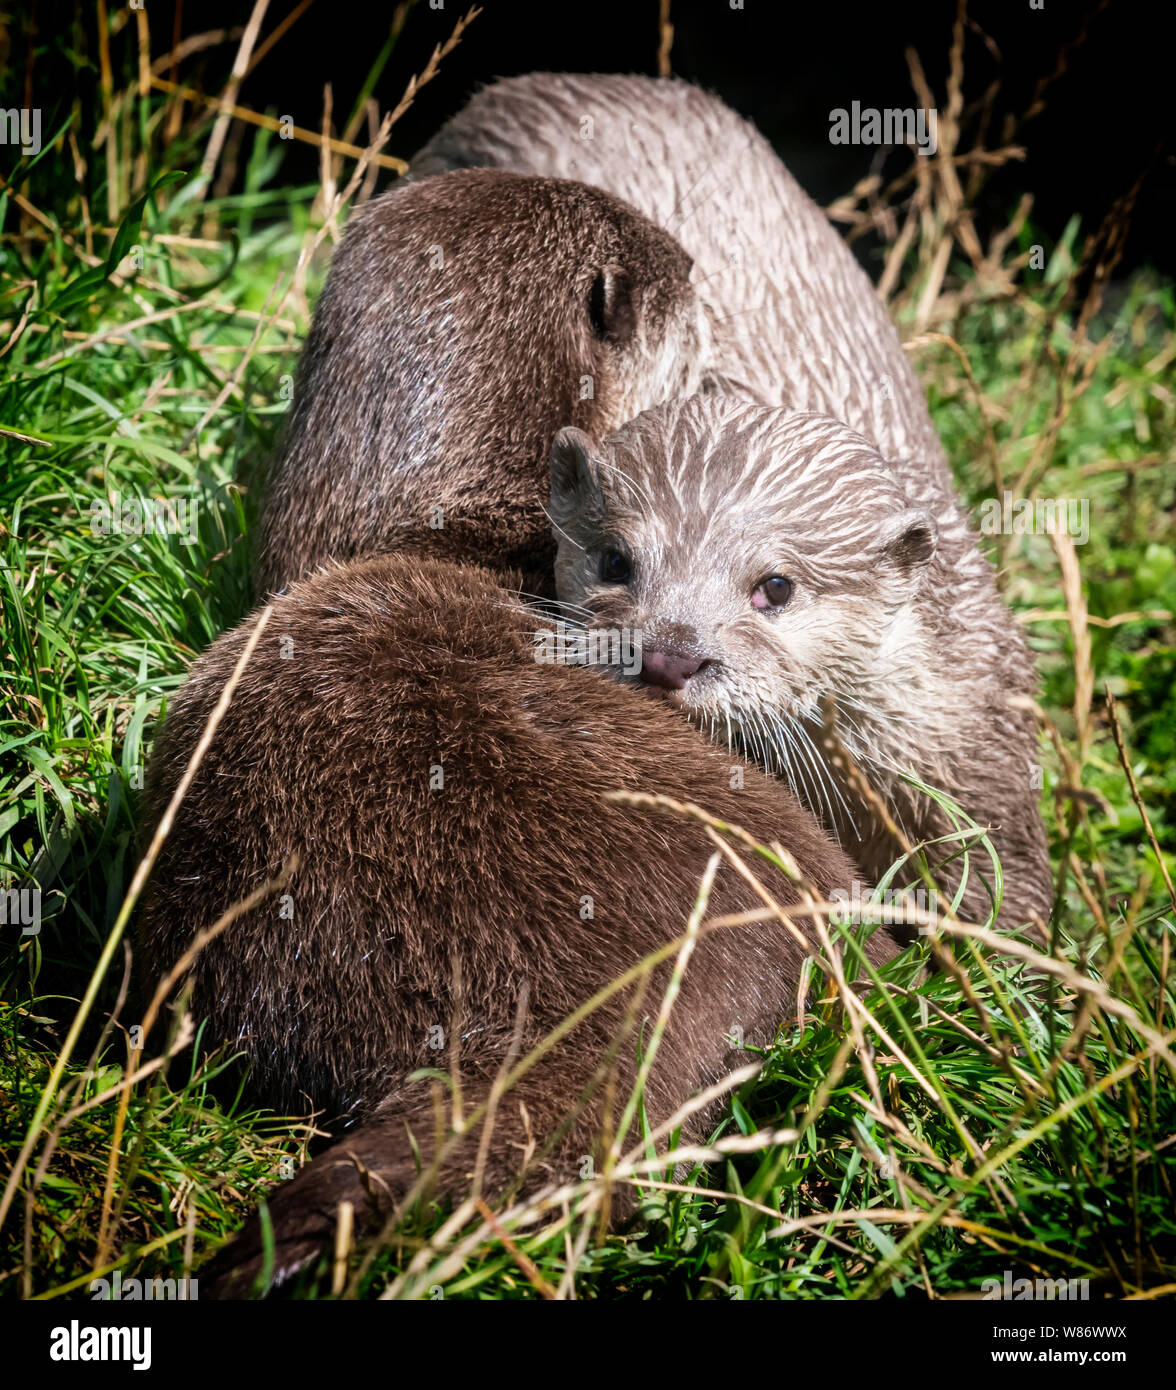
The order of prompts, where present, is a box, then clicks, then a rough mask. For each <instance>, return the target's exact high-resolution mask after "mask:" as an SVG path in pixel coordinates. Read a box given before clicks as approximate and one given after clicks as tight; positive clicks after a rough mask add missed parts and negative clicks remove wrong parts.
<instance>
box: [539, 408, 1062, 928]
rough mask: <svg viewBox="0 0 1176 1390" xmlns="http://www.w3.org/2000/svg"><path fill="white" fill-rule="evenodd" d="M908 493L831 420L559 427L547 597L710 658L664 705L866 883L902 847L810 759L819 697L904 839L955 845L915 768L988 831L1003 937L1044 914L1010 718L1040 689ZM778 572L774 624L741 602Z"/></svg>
mask: <svg viewBox="0 0 1176 1390" xmlns="http://www.w3.org/2000/svg"><path fill="white" fill-rule="evenodd" d="M903 483H904V477H903V474H902V471H901V470H900V469H898V468H896V467H894V466H893V465H892V464H890V463H888V462H887V461H886V460H885V459H884V458H883V457H882V456H881V455H880V454H879V453H878V451H877V450H876V449H875V448H874V447H873V446H872V445H871V444H870V443H869V441H868V440H866V439H864V438H863V437H862V436H861V435H859V434H856V433H855V432H854V431H853V430H850V429H847V428H846V427H845V426H844V425H842V424H840V423H839V422H838V421H836V420H830V419H828V418H827V417H825V416H821V415H814V414H810V413H799V412H794V411H787V410H768V409H765V408H763V407H760V406H754V405H750V404H747V403H745V402H742V401H738V400H734V399H732V398H729V397H728V398H724V397H705V398H704V397H694V398H693V399H691V400H687V401H675V402H670V403H667V404H666V405H663V406H660V407H658V408H657V409H655V410H651V411H647V412H646V413H645V414H643V415H641V416H639V417H638V418H637V419H636V420H635V421H633V422H631V423H630V424H629V425H627V426H626V427H625V428H624V429H622V430H621V431H619V432H618V433H617V434H615V435H613V436H612V437H611V438H610V439H608V440H606V441H605V442H604V443H603V444H602V445H597V444H595V443H594V442H593V441H592V440H590V439H589V438H588V437H587V436H585V435H583V434H582V433H581V432H579V431H575V430H568V431H564V432H561V434H560V435H559V436H557V439H556V445H555V449H554V453H553V470H552V506H551V512H552V517H553V520H554V522H555V523H556V526H557V532H556V534H557V537H558V541H559V548H558V553H557V557H556V588H557V591H558V593H559V597H560V598H561V599H562V600H565V601H567V602H568V603H570V604H573V605H579V607H577V608H575V609H573V611H576V612H581V611H582V610H589V611H590V613H591V624H592V625H593V626H599V627H603V628H610V629H625V628H628V629H630V630H638V631H640V632H641V633H642V640H643V646H644V651H645V654H646V655H649V654H650V653H651V652H661V653H663V654H665V653H668V654H669V656H670V657H671V659H679V658H686V659H687V660H691V661H698V660H705V662H706V663H707V664H706V665H705V666H703V667H702V668H701V669H700V670H698V671H697V672H696V673H694V674H692V675H690V676H689V677H688V678H687V680H686V684H685V686H684V687H683V688H682V689H680V690H677V691H674V692H673V693H671V694H670V695H669V696H668V697H667V698H669V699H670V700H671V701H672V702H673V703H674V704H676V705H678V706H679V707H681V708H682V709H683V710H685V711H686V712H687V713H688V714H689V716H690V718H691V719H692V720H694V721H695V722H696V723H698V724H699V725H700V727H702V728H704V729H706V730H707V731H708V732H709V733H710V734H711V735H712V736H713V737H716V738H719V739H733V740H734V741H735V743H736V744H737V745H738V746H740V747H742V748H743V749H745V750H746V751H747V752H748V753H750V754H752V755H754V756H757V757H758V758H760V759H761V760H762V761H763V762H765V763H766V764H767V765H768V766H769V767H771V768H773V769H774V770H777V771H781V772H784V773H785V774H786V775H788V776H789V778H790V779H791V781H792V783H793V785H794V786H795V788H796V790H797V791H798V792H799V793H800V794H801V796H802V797H804V798H805V799H806V800H807V802H808V804H809V805H810V807H811V808H812V809H813V810H814V811H815V812H816V813H817V814H818V815H819V816H821V818H822V819H823V820H824V821H825V822H826V824H828V825H830V827H831V828H835V829H837V830H838V832H839V833H840V835H841V839H842V843H843V844H844V845H845V846H846V848H847V849H848V850H849V852H850V853H851V854H852V855H853V856H854V858H855V859H857V860H858V862H859V863H860V864H861V865H862V867H863V868H864V870H865V872H866V877H867V878H868V879H869V880H870V881H877V880H878V879H880V878H881V877H882V875H883V873H884V872H885V870H886V869H887V868H888V867H889V865H890V864H891V863H893V861H894V860H895V859H896V858H897V857H898V855H899V852H900V851H899V848H898V846H897V845H896V844H895V842H894V840H893V838H892V837H891V836H890V835H889V834H888V833H886V832H885V831H882V830H881V829H880V827H878V826H877V825H876V823H875V817H874V815H873V814H872V811H871V808H870V807H868V806H865V805H863V804H862V803H861V801H860V798H858V797H857V795H856V793H855V790H854V787H853V785H852V783H851V782H848V781H847V780H846V778H845V776H844V775H842V773H841V772H839V771H838V769H837V767H836V763H835V762H834V763H833V764H832V765H830V764H829V763H827V762H826V760H825V757H824V756H823V754H822V748H821V743H822V737H821V734H822V723H823V715H824V708H825V702H826V699H827V698H828V697H832V699H833V700H834V701H835V703H836V709H837V716H838V721H839V724H840V736H841V741H842V742H843V744H844V745H845V747H846V749H848V751H849V752H850V753H851V755H852V756H853V758H854V760H855V761H856V763H857V764H858V766H859V767H860V768H861V769H862V771H864V772H865V773H866V774H867V775H868V777H869V780H870V781H871V783H872V784H873V786H874V788H875V790H876V791H877V792H878V793H879V795H880V796H881V798H882V800H883V802H884V803H885V804H886V805H887V806H888V807H889V808H890V809H891V811H892V813H893V815H894V816H895V818H896V819H897V821H898V822H899V824H900V825H901V826H902V827H903V829H904V830H905V832H906V835H907V836H908V837H909V838H910V839H911V840H914V841H920V840H931V839H935V838H936V837H938V836H942V835H946V834H947V833H948V832H949V831H950V829H951V826H950V822H949V821H948V820H947V819H946V817H945V815H944V813H943V812H942V811H940V810H939V808H938V807H937V806H936V805H935V803H934V802H933V801H931V800H930V799H929V798H928V797H926V796H925V795H923V794H922V793H919V792H917V791H915V790H913V789H912V788H911V787H910V786H909V785H908V784H907V783H906V782H905V781H904V780H903V779H902V776H901V774H902V773H904V772H907V771H913V772H915V773H916V775H917V776H918V777H919V778H920V779H921V780H923V781H924V782H926V783H928V784H930V785H931V786H934V787H936V788H938V789H940V790H942V791H945V792H947V793H948V794H949V795H950V796H952V797H953V798H955V799H956V800H957V801H958V802H959V803H960V804H961V805H962V806H963V809H964V810H965V811H966V812H968V814H969V815H971V816H972V817H973V818H974V819H975V820H976V821H977V822H978V823H979V824H980V825H982V826H984V827H988V828H991V830H992V838H993V842H994V844H995V846H996V849H997V852H998V854H999V856H1000V859H1001V863H1002V868H1003V871H1004V875H1005V884H1004V898H1003V904H1004V906H1003V912H1002V918H1003V920H1005V921H1008V922H1010V923H1020V922H1025V921H1027V920H1028V919H1029V917H1030V914H1032V913H1037V914H1039V915H1041V916H1042V917H1048V915H1049V910H1050V904H1051V900H1052V882H1051V878H1050V867H1049V857H1048V855H1047V853H1046V845H1045V834H1044V830H1043V827H1042V824H1041V817H1040V815H1039V813H1038V810H1037V795H1036V792H1035V790H1034V789H1033V786H1032V782H1031V778H1030V770H1031V767H1032V759H1033V757H1034V748H1035V727H1034V722H1033V718H1032V715H1031V714H1029V713H1028V712H1027V711H1025V710H1023V709H1020V708H1017V707H1016V706H1015V705H1014V704H1013V703H1012V702H1011V700H1012V697H1014V696H1016V695H1017V694H1019V693H1020V692H1021V691H1023V690H1024V689H1025V688H1026V687H1027V686H1031V684H1032V670H1031V668H1030V667H1029V665H1028V663H1027V661H1026V654H1025V649H1024V647H1023V645H1022V644H1021V643H1019V642H1010V641H1008V640H1007V636H1006V625H1007V617H1008V615H1007V613H1006V611H1005V609H1004V607H1003V605H1002V604H1001V603H1000V600H999V599H998V598H997V595H996V593H995V591H993V590H992V589H991V588H987V589H984V590H981V591H980V592H979V593H976V592H975V591H973V590H971V589H968V588H964V587H961V586H960V585H958V584H956V583H954V582H953V580H954V577H955V575H954V567H953V565H952V563H951V562H950V561H949V560H948V559H947V558H945V556H944V554H943V552H942V550H941V548H940V547H939V545H938V536H937V533H936V527H935V521H934V519H933V517H932V515H931V513H930V512H929V511H927V510H926V509H925V508H923V507H919V506H914V505H912V503H911V501H910V500H909V499H908V497H907V495H906V493H905V491H904V487H903ZM618 549H619V550H620V551H621V552H622V553H623V554H624V555H625V556H626V557H627V559H628V562H629V565H630V568H631V575H630V577H629V579H628V581H627V582H624V583H616V582H613V583H610V582H606V581H605V580H604V579H603V578H602V573H601V556H602V553H603V552H604V551H606V550H618ZM770 575H780V576H783V577H784V578H786V579H788V580H790V581H791V584H792V592H791V597H790V599H789V601H788V603H787V604H786V605H785V606H784V607H782V608H780V609H779V610H768V611H764V610H763V609H757V608H755V607H754V606H753V602H752V596H753V593H754V591H755V590H756V588H757V586H758V585H759V584H760V583H761V582H762V581H763V580H764V579H766V578H767V577H768V576H770ZM958 848H959V845H958V842H952V843H950V844H948V845H946V846H941V847H934V848H932V849H931V850H930V851H929V853H930V855H931V857H932V859H933V860H936V859H939V858H941V857H943V856H946V855H951V854H955V853H956V852H957V851H958ZM973 849H974V852H973V853H972V855H971V857H970V865H969V869H970V873H969V885H970V886H969V888H968V890H967V891H966V894H965V897H964V900H963V906H962V910H963V912H964V913H965V914H967V915H969V916H970V917H971V918H972V919H973V920H976V921H983V920H984V918H985V917H986V915H987V914H988V912H989V911H990V909H991V904H992V899H991V896H990V894H989V892H988V890H987V889H986V888H985V887H984V886H983V885H982V882H981V875H986V876H987V877H988V878H989V879H990V880H991V878H992V872H991V866H990V863H989V860H988V857H987V855H986V854H985V853H984V851H983V849H982V848H980V847H979V846H977V845H973ZM958 879H959V872H958V867H956V866H953V867H952V868H950V869H948V870H946V871H945V872H944V873H943V874H942V882H943V884H944V886H948V885H951V886H953V887H954V886H957V885H958Z"/></svg>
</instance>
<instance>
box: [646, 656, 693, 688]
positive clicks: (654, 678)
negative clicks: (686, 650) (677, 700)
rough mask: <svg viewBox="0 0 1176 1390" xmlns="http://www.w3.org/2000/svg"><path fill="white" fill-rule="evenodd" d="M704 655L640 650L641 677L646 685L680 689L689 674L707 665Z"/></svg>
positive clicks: (683, 686) (688, 677) (691, 674)
mask: <svg viewBox="0 0 1176 1390" xmlns="http://www.w3.org/2000/svg"><path fill="white" fill-rule="evenodd" d="M709 665H710V661H709V660H708V659H707V658H706V657H702V658H699V659H697V660H696V659H695V658H694V657H692V656H677V655H675V654H674V653H673V652H650V651H646V652H642V654H641V679H642V680H643V681H645V682H646V683H647V684H648V685H660V686H664V688H665V689H666V690H682V689H684V688H685V686H686V682H687V681H688V680H689V679H690V677H691V676H693V675H697V673H698V672H699V671H701V670H702V668H703V667H704V666H709Z"/></svg>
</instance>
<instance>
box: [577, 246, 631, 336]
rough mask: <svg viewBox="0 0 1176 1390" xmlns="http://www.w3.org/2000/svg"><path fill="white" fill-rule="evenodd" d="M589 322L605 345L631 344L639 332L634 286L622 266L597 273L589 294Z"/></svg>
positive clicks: (606, 267)
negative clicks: (633, 337)
mask: <svg viewBox="0 0 1176 1390" xmlns="http://www.w3.org/2000/svg"><path fill="white" fill-rule="evenodd" d="M588 319H589V322H590V323H591V324H592V332H593V334H594V336H595V337H597V338H599V339H600V340H601V342H604V343H627V342H628V341H629V339H630V338H631V337H632V336H633V334H634V333H636V331H637V304H636V300H635V297H634V294H633V285H632V282H631V281H630V279H629V277H628V275H626V274H625V272H624V271H623V270H622V269H621V267H620V266H619V265H606V266H605V267H604V269H603V270H598V271H597V272H596V275H595V278H594V279H593V281H592V288H591V289H590V290H589V291H588Z"/></svg>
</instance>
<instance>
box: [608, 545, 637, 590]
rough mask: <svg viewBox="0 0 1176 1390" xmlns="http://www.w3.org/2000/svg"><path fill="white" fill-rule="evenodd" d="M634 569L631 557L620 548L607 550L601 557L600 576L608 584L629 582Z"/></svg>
mask: <svg viewBox="0 0 1176 1390" xmlns="http://www.w3.org/2000/svg"><path fill="white" fill-rule="evenodd" d="M632 575H633V570H632V567H631V566H630V564H629V557H628V556H627V555H622V553H621V552H620V551H619V550H606V551H605V552H604V554H603V555H601V557H600V577H601V579H603V580H604V582H605V583H606V584H627V583H628V582H629V580H630V579H631V578H632Z"/></svg>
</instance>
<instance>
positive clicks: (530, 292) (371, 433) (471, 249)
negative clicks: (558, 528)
mask: <svg viewBox="0 0 1176 1390" xmlns="http://www.w3.org/2000/svg"><path fill="white" fill-rule="evenodd" d="M689 270H690V262H689V258H688V257H687V256H686V254H685V253H684V252H683V251H682V249H681V247H679V246H678V245H677V243H675V242H674V241H673V239H672V238H671V237H670V236H668V235H667V234H666V233H665V232H664V231H661V230H659V229H658V228H656V227H654V226H653V225H652V224H651V223H650V222H648V221H647V220H646V219H645V218H643V217H642V216H641V215H640V214H638V213H636V212H634V211H633V209H631V208H629V207H627V206H626V205H624V204H623V203H621V202H620V201H619V200H618V199H616V198H613V197H611V196H609V195H608V194H606V193H604V192H602V191H601V190H599V189H595V188H587V187H585V186H583V185H581V184H577V183H571V182H568V181H557V180H551V179H543V178H533V177H523V176H520V175H515V174H509V173H499V172H492V171H473V172H465V173H453V174H448V175H445V176H443V177H440V178H436V179H428V180H426V181H424V182H417V183H413V184H410V185H402V186H398V187H396V188H394V189H393V190H392V191H391V192H390V193H388V194H385V195H384V196H382V197H380V198H377V199H375V200H374V201H373V202H371V203H369V204H367V205H365V206H364V207H361V208H360V209H359V210H358V211H357V212H356V213H355V214H354V215H353V216H352V218H351V219H350V221H349V222H348V224H347V227H346V229H345V231H344V234H343V238H342V241H341V243H340V245H339V247H338V249H337V250H336V252H335V255H334V259H333V261H332V263H331V269H330V273H329V274H328V277H327V282H326V285H325V287H324V289H323V292H322V295H321V296H320V299H319V302H318V304H317V306H316V309H315V314H314V321H313V324H312V326H311V331H310V335H309V337H308V339H307V342H306V346H305V348H304V350H303V354H302V357H301V360H300V363H299V368H298V374H297V378H296V382H295V388H294V401H293V405H292V407H291V410H290V414H289V417H288V419H287V422H286V425H285V428H284V430H283V433H282V438H281V441H280V444H279V447H278V450H277V452H276V455H275V458H274V460H273V463H272V465H271V467H270V470H269V476H268V479H267V482H266V486H265V490H264V500H263V504H262V507H261V515H260V524H259V530H260V542H259V545H258V548H257V554H256V556H255V574H254V587H255V592H256V593H257V594H258V595H259V596H263V595H265V594H266V593H268V592H270V591H276V590H278V589H281V588H282V587H283V586H284V585H285V584H286V583H288V582H289V581H291V580H293V579H297V578H299V577H300V576H302V575H304V574H308V573H310V572H312V571H313V570H314V569H315V568H317V567H318V566H320V565H322V564H324V563H327V562H330V561H342V560H347V559H350V558H354V557H362V556H365V555H372V554H377V553H380V552H384V551H389V550H413V551H415V552H416V553H422V554H430V555H435V556H438V557H442V558H447V559H453V560H458V561H463V562H469V563H476V564H483V565H491V566H494V565H497V566H499V567H500V568H502V569H510V568H513V567H516V566H518V567H522V568H523V569H525V570H527V571H528V573H529V574H532V575H534V576H536V577H535V578H534V580H533V583H534V584H535V585H536V586H537V587H544V586H545V585H548V586H549V584H550V569H551V558H552V546H551V532H550V527H549V525H548V522H547V518H546V517H545V516H544V514H543V510H542V503H543V500H544V497H545V495H546V491H547V449H548V446H549V445H550V443H551V438H552V436H553V435H554V433H555V431H556V430H557V429H558V428H559V426H560V425H562V424H567V423H569V422H570V423H575V424H580V425H582V426H583V427H584V428H586V429H602V430H605V431H607V430H610V429H615V428H617V427H618V426H620V425H621V424H623V423H624V422H625V421H626V420H628V419H630V418H632V416H633V415H635V414H637V413H638V412H639V411H641V410H643V409H645V408H646V407H647V406H651V405H655V404H657V403H658V402H659V401H661V400H664V399H666V398H667V397H669V396H671V395H675V394H679V393H681V392H682V391H687V390H690V389H691V388H692V385H693V384H694V383H696V382H697V381H698V379H699V376H698V373H699V367H698V365H697V364H698V363H699V361H700V360H701V358H702V357H704V356H705V355H706V350H707V349H706V335H707V332H708V327H707V320H706V318H705V316H703V315H702V313H701V311H700V310H699V308H698V305H697V302H696V300H695V298H694V296H693V294H692V292H691V290H690V288H689V283H688V277H689ZM601 277H604V278H605V281H606V283H607V286H608V293H607V295H603V294H598V291H599V290H600V286H601V283H602V278H601ZM594 294H598V298H599V301H600V302H594V299H593V296H594ZM610 314H611V315H612V317H611V318H610V317H609V316H610ZM589 390H590V392H591V394H590V395H588V394H587V393H588V392H589ZM438 509H440V511H438ZM439 519H441V520H443V525H441V526H438V525H437V524H436V523H437V521H438V520H439Z"/></svg>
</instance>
